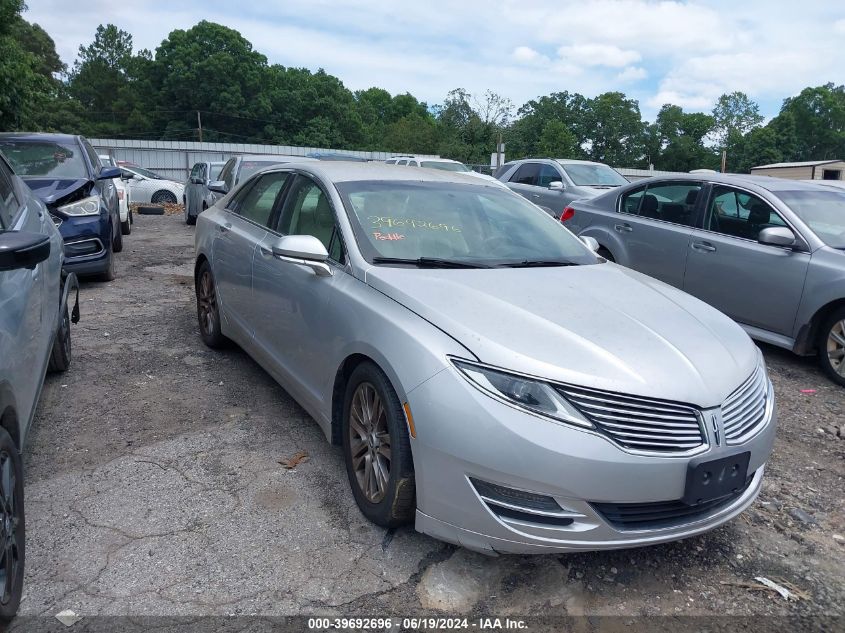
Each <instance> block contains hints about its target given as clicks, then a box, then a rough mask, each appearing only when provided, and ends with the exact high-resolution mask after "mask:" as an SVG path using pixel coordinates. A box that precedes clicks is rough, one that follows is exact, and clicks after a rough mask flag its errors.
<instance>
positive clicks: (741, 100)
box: [712, 92, 763, 148]
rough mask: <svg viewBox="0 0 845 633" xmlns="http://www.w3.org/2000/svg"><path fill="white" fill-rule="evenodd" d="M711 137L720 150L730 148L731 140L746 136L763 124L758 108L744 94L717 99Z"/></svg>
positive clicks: (731, 94) (733, 94)
mask: <svg viewBox="0 0 845 633" xmlns="http://www.w3.org/2000/svg"><path fill="white" fill-rule="evenodd" d="M712 116H713V132H712V133H713V135H714V136H715V137H716V142H717V143H718V145H719V147H721V148H730V140H731V138H737V137H738V136H743V135H745V134H748V132H750V131H751V130H753V129H754V128H756V127H758V126H759V125H760V124H761V123H762V122H763V116H762V115H761V114H760V106H758V105H757V104H756V103H755V102H754V101H752V100H751V99H749V98H748V95H746V94H745V93H744V92H732V93H730V94H723V95H722V96H721V97H719V100H718V101H717V102H716V105H715V106H714V108H713V114H712Z"/></svg>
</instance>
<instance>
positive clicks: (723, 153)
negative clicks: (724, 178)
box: [722, 149, 728, 174]
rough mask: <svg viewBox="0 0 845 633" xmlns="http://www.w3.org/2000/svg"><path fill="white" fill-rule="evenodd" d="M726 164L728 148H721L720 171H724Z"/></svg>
mask: <svg viewBox="0 0 845 633" xmlns="http://www.w3.org/2000/svg"><path fill="white" fill-rule="evenodd" d="M727 164H728V150H725V149H723V150H722V173H723V174H724V173H725V169H726V168H727Z"/></svg>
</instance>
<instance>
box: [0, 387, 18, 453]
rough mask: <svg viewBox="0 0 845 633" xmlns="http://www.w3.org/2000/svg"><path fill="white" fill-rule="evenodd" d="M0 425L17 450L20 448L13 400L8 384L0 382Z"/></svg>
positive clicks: (16, 415)
mask: <svg viewBox="0 0 845 633" xmlns="http://www.w3.org/2000/svg"><path fill="white" fill-rule="evenodd" d="M0 427H2V428H4V429H6V432H7V433H8V434H9V436H10V437H11V438H12V441H13V442H14V443H15V446H17V447H18V450H21V429H20V421H19V420H18V414H17V409H16V407H15V400H14V397H13V396H12V392H11V390H10V389H9V386H8V385H6V384H0Z"/></svg>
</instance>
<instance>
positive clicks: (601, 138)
mask: <svg viewBox="0 0 845 633" xmlns="http://www.w3.org/2000/svg"><path fill="white" fill-rule="evenodd" d="M584 114H585V116H584V127H585V136H586V143H587V144H588V145H589V151H588V154H589V157H590V158H591V159H592V160H595V161H598V162H600V163H607V164H608V165H618V166H624V165H634V164H639V163H641V162H642V158H643V153H644V144H643V141H644V138H643V137H644V127H643V122H642V117H641V116H640V106H639V104H638V103H637V102H636V101H635V100H634V99H627V98H626V97H625V95H624V94H622V93H621V92H606V93H604V94H600V95H598V96H597V97H595V98H594V99H589V100H588V101H587V104H586V108H585V113H584Z"/></svg>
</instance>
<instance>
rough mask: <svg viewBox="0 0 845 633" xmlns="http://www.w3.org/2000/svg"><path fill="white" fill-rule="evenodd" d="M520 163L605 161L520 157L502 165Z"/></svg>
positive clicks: (567, 163) (586, 162)
mask: <svg viewBox="0 0 845 633" xmlns="http://www.w3.org/2000/svg"><path fill="white" fill-rule="evenodd" d="M522 163H560V164H561V165H604V166H607V164H606V163H599V162H596V161H594V160H579V159H577V158H548V157H543V158H520V159H519V160H509V161H508V162H506V163H505V164H504V165H502V166H503V167H507V166H513V165H521V164H522Z"/></svg>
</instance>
